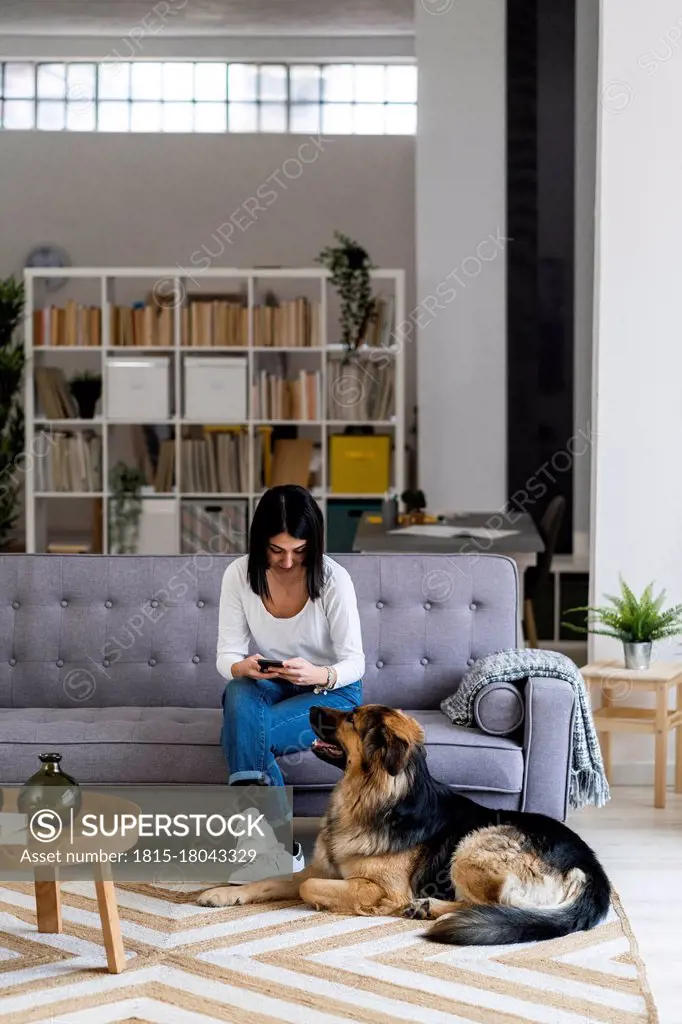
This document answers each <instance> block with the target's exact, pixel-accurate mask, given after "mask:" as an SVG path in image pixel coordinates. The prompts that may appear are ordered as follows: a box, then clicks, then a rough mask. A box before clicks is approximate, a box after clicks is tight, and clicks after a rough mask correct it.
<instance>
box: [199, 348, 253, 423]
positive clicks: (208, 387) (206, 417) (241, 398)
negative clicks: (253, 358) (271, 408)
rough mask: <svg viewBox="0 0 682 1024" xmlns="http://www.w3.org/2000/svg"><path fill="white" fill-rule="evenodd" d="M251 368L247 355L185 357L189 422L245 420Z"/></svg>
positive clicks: (232, 421) (238, 421)
mask: <svg viewBox="0 0 682 1024" xmlns="http://www.w3.org/2000/svg"><path fill="white" fill-rule="evenodd" d="M247 365H248V360H247V358H246V356H229V357H226V356H222V357H215V356H213V357H211V356H185V419H188V420H196V421H198V422H200V423H240V422H241V421H242V420H245V419H246V382H247Z"/></svg>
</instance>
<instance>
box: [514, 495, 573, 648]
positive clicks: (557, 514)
mask: <svg viewBox="0 0 682 1024" xmlns="http://www.w3.org/2000/svg"><path fill="white" fill-rule="evenodd" d="M565 511H566V499H565V498H564V497H562V495H560V494H559V495H557V497H556V498H552V500H551V501H550V503H549V505H548V506H547V508H546V509H545V513H544V515H543V517H542V519H541V520H540V522H539V523H538V533H539V534H540V536H541V537H542V542H543V544H544V545H545V550H544V551H542V552H541V553H540V555H539V556H538V564H537V565H534V566H531V568H530V569H526V572H525V576H524V601H523V629H524V632H525V634H526V640H527V641H528V643H529V645H530V646H531V647H537V646H538V634H537V629H536V628H535V611H534V608H533V600H534V598H535V597H536V595H537V593H538V591H539V590H540V588H541V587H542V586H544V584H545V583H546V582H547V580H548V579H549V574H550V572H551V570H552V559H553V558H554V551H555V548H556V545H557V540H558V539H559V531H560V530H561V523H562V521H563V518H564V513H565Z"/></svg>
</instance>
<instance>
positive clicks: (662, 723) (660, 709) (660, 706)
mask: <svg viewBox="0 0 682 1024" xmlns="http://www.w3.org/2000/svg"><path fill="white" fill-rule="evenodd" d="M667 771H668V687H667V686H659V687H658V689H657V690H656V742H655V752H654V807H665V795H666V794H665V790H666V781H667V780H666V775H667Z"/></svg>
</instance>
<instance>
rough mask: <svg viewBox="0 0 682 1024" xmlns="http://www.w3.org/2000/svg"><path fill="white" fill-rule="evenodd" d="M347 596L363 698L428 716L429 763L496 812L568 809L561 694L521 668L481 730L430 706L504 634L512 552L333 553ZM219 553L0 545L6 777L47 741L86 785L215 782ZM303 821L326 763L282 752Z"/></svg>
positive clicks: (511, 594) (510, 622) (500, 691)
mask: <svg viewBox="0 0 682 1024" xmlns="http://www.w3.org/2000/svg"><path fill="white" fill-rule="evenodd" d="M336 557H337V558H338V561H339V562H341V563H342V564H343V565H345V566H346V568H347V569H348V570H349V572H350V574H351V576H352V578H353V580H354V582H355V587H356V591H357V595H358V603H359V607H360V616H361V621H362V629H363V641H364V647H365V654H366V673H365V677H364V695H365V702H366V703H372V702H374V703H382V704H389V705H392V706H393V707H398V708H402V709H403V710H405V711H409V712H410V713H411V714H413V715H414V716H415V717H416V718H417V719H418V720H419V721H420V722H421V723H422V725H423V726H424V728H425V731H426V744H427V751H428V760H429V765H430V768H431V772H432V774H433V775H435V776H436V777H437V778H439V779H442V780H443V781H445V782H447V783H448V784H449V785H451V786H453V787H455V788H456V789H458V790H460V791H462V792H463V793H466V794H467V795H469V796H471V797H472V798H473V799H475V800H477V801H479V802H480V803H482V804H486V805H488V806H491V807H500V808H505V809H510V808H513V809H521V810H528V811H538V812H542V813H545V814H550V815H552V816H554V817H556V818H562V819H563V818H564V817H565V815H566V809H567V791H568V767H569V763H570V756H571V727H572V721H573V714H574V700H573V691H572V689H571V687H570V686H569V685H568V684H567V683H562V682H558V681H555V680H546V679H528V680H525V681H524V682H523V683H522V684H520V685H519V687H513V686H509V685H503V686H497V687H494V688H493V687H490V688H489V689H488V692H486V693H485V694H484V695H483V696H482V698H481V700H480V701H479V704H478V705H477V708H476V719H477V723H478V726H479V727H478V728H476V729H461V728H458V727H456V726H453V725H452V724H451V723H450V722H449V721H448V719H447V718H446V717H445V716H444V715H443V714H442V712H441V711H440V709H439V703H440V701H441V700H442V698H443V697H445V696H446V695H447V694H449V693H452V692H453V691H454V690H455V689H456V687H457V685H458V683H459V681H460V679H461V678H462V675H463V673H464V672H466V670H467V668H468V667H469V666H470V665H472V664H473V663H474V660H475V659H477V658H480V657H482V656H483V655H485V654H488V653H490V652H492V651H494V650H499V649H501V648H505V647H514V646H516V638H517V624H518V607H517V604H518V598H517V593H518V587H517V577H516V567H515V564H514V563H513V562H512V561H511V560H510V559H507V558H502V557H498V556H492V555H491V556H487V555H473V556H472V555H453V556H445V555H433V556H414V555H377V556H374V555H338V556H336ZM229 561H230V557H229V556H218V555H211V554H202V555H181V556H175V557H165V558H156V557H138V556H130V555H124V556H103V555H70V556H60V555H0V782H2V783H4V784H6V785H9V784H17V783H21V782H23V781H25V779H26V778H27V777H28V776H29V775H31V774H32V773H33V772H34V771H35V770H36V769H37V768H38V767H39V762H38V757H37V755H38V753H39V752H41V751H46V750H53V749H54V750H59V751H61V752H62V754H63V762H62V763H63V767H64V768H65V770H67V771H69V772H70V773H71V774H73V775H74V776H75V778H77V779H78V780H79V781H81V782H83V783H86V782H90V783H94V782H99V783H101V782H108V783H118V784H121V783H165V784H173V785H177V784H183V783H185V784H217V785H220V784H222V783H224V782H225V780H226V769H225V764H224V761H223V756H222V752H221V748H220V745H219V734H220V724H221V714H222V711H221V694H222V690H223V687H224V685H225V682H224V680H223V679H222V678H221V677H220V676H219V675H218V673H217V671H216V667H215V648H216V636H217V628H218V600H219V593H220V582H221V577H222V574H223V572H224V570H225V567H226V565H227V564H228V563H229ZM282 769H283V773H284V776H285V780H286V782H287V783H288V784H290V785H292V786H294V787H295V788H294V811H295V813H296V814H297V815H318V814H320V813H322V811H323V809H324V806H325V804H326V801H327V798H328V795H329V791H330V789H331V787H332V786H333V785H334V784H335V782H336V781H337V779H338V771H337V770H336V769H334V768H332V767H330V766H329V765H326V764H324V763H323V762H321V761H319V760H318V759H317V758H316V757H315V756H314V755H313V754H311V753H310V752H309V751H305V752H302V753H300V754H297V755H295V756H290V757H286V758H284V759H283V760H282Z"/></svg>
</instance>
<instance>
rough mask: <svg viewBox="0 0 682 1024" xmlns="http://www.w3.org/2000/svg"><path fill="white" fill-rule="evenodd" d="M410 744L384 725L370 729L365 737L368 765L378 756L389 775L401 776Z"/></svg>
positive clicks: (364, 749) (365, 756)
mask: <svg viewBox="0 0 682 1024" xmlns="http://www.w3.org/2000/svg"><path fill="white" fill-rule="evenodd" d="M408 751H409V744H408V743H407V741H406V740H403V739H401V738H400V736H396V735H395V733H394V732H392V731H391V730H390V729H386V728H385V726H384V725H376V726H374V728H372V729H370V730H369V732H368V733H367V735H366V736H365V742H364V744H363V754H364V758H363V760H364V761H365V763H366V765H369V763H370V762H371V761H372V759H373V758H374V756H375V755H376V754H379V755H380V756H381V762H382V764H383V766H384V768H385V769H386V771H387V772H388V774H389V775H393V776H395V775H399V774H400V772H401V771H402V770H403V768H404V767H405V764H406V762H407V754H408Z"/></svg>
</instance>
